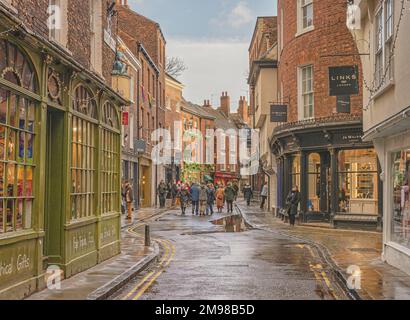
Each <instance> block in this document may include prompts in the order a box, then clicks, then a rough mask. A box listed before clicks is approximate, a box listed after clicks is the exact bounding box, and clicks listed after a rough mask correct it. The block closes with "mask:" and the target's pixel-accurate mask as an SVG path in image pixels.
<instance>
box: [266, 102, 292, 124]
mask: <svg viewBox="0 0 410 320" xmlns="http://www.w3.org/2000/svg"><path fill="white" fill-rule="evenodd" d="M270 121H271V122H288V106H287V105H284V104H272V105H271V106H270Z"/></svg>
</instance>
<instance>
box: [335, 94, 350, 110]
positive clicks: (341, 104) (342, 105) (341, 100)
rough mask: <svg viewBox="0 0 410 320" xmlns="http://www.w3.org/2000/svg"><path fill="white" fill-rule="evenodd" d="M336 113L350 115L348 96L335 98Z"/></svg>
mask: <svg viewBox="0 0 410 320" xmlns="http://www.w3.org/2000/svg"><path fill="white" fill-rule="evenodd" d="M336 111H337V113H350V96H337V98H336Z"/></svg>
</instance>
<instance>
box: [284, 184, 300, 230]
mask: <svg viewBox="0 0 410 320" xmlns="http://www.w3.org/2000/svg"><path fill="white" fill-rule="evenodd" d="M299 203H300V192H299V188H298V187H297V186H295V187H294V188H293V189H292V191H291V192H290V193H289V195H288V197H287V199H286V204H287V206H288V208H287V210H288V214H289V223H290V225H291V226H292V227H294V226H295V221H296V216H297V214H298V208H299Z"/></svg>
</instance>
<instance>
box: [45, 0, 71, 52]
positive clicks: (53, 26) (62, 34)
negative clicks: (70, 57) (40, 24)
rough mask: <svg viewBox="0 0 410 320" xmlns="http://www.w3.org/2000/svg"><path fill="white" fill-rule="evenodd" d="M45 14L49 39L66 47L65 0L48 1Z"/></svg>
mask: <svg viewBox="0 0 410 320" xmlns="http://www.w3.org/2000/svg"><path fill="white" fill-rule="evenodd" d="M47 13H48V19H47V23H48V29H49V37H50V39H51V40H54V41H55V42H58V43H59V44H61V45H62V46H64V47H65V46H66V45H67V0H50V1H49V7H48V10H47Z"/></svg>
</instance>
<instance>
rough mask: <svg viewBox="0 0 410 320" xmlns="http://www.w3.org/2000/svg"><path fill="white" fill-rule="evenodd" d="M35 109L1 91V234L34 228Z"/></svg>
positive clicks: (29, 103)
mask: <svg viewBox="0 0 410 320" xmlns="http://www.w3.org/2000/svg"><path fill="white" fill-rule="evenodd" d="M34 108H35V105H34V103H33V102H32V101H31V100H29V99H26V98H24V97H22V96H20V95H18V94H14V93H11V92H10V91H7V90H5V89H3V88H0V110H1V111H0V233H4V232H13V231H19V230H22V229H30V228H31V227H32V225H31V220H32V219H31V217H32V205H33V201H34V197H33V171H34V161H33V155H34V153H33V147H34V135H35V133H34Z"/></svg>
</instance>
